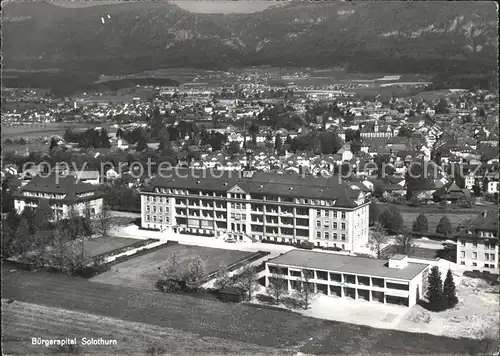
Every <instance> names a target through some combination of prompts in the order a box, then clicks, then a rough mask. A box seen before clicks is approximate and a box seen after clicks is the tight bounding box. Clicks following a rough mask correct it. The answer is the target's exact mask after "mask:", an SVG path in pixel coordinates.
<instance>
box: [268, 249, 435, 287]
mask: <svg viewBox="0 0 500 356" xmlns="http://www.w3.org/2000/svg"><path fill="white" fill-rule="evenodd" d="M268 263H272V264H278V265H287V266H296V267H304V268H312V269H319V270H324V271H335V272H342V273H352V274H360V275H367V276H375V277H381V278H393V279H402V280H407V281H409V280H412V279H413V278H415V277H416V276H417V275H418V274H419V273H420V272H422V271H423V270H424V269H425V268H426V267H428V265H427V264H423V263H413V262H409V263H408V266H406V267H405V268H403V269H396V268H389V267H388V261H387V260H379V259H375V258H367V257H354V256H345V255H337V254H332V253H326V252H316V251H305V250H292V251H290V252H287V253H285V254H283V255H281V256H278V257H276V258H274V259H271V260H269V261H268Z"/></svg>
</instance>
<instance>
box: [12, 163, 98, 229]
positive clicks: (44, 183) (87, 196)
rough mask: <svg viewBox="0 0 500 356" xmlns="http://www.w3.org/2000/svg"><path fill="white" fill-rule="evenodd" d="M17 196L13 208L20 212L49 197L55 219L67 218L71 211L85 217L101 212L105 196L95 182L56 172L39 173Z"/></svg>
mask: <svg viewBox="0 0 500 356" xmlns="http://www.w3.org/2000/svg"><path fill="white" fill-rule="evenodd" d="M13 196H14V207H15V209H16V210H17V211H18V212H19V213H20V212H22V211H23V210H24V208H25V207H28V208H31V209H33V210H34V209H35V208H36V207H37V206H38V205H39V204H40V201H41V200H46V201H48V203H49V206H50V208H51V210H52V212H53V220H59V219H65V218H68V217H69V216H70V215H71V214H75V213H76V214H78V215H80V216H83V215H84V214H86V213H88V214H91V215H95V214H99V212H100V211H101V210H102V205H103V195H102V193H101V192H99V191H98V190H97V189H96V188H95V187H94V186H93V185H92V184H88V183H82V182H78V180H77V179H76V178H75V176H73V175H64V176H60V175H59V173H57V172H53V173H51V174H49V175H47V176H45V175H44V176H41V175H36V176H35V177H33V179H31V181H30V182H29V183H27V184H25V185H24V186H22V187H21V188H20V189H19V190H18V191H17V192H15V193H14V194H13Z"/></svg>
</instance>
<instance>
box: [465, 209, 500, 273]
mask: <svg viewBox="0 0 500 356" xmlns="http://www.w3.org/2000/svg"><path fill="white" fill-rule="evenodd" d="M498 245H499V239H498V211H497V210H496V209H490V210H483V211H482V212H481V213H480V214H478V216H477V217H476V218H475V219H474V220H473V221H472V222H470V223H469V224H468V225H467V226H466V227H465V229H464V230H463V231H461V232H460V233H459V234H458V235H457V263H458V264H459V265H460V266H461V267H464V268H465V269H467V270H469V271H474V270H477V271H481V272H490V273H493V274H499V271H500V249H499V246H498Z"/></svg>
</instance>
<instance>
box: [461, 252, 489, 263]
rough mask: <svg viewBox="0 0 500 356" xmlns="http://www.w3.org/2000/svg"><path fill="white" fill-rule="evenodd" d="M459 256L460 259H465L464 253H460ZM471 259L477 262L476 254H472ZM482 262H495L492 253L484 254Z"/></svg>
mask: <svg viewBox="0 0 500 356" xmlns="http://www.w3.org/2000/svg"><path fill="white" fill-rule="evenodd" d="M460 255H461V257H462V258H465V251H461V252H460ZM472 259H473V260H477V252H472ZM484 260H485V261H495V254H494V253H485V254H484Z"/></svg>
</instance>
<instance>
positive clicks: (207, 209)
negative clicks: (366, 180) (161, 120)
mask: <svg viewBox="0 0 500 356" xmlns="http://www.w3.org/2000/svg"><path fill="white" fill-rule="evenodd" d="M162 176H163V177H157V178H155V179H153V180H152V181H151V182H150V184H149V185H148V186H147V187H146V188H145V189H144V190H143V191H142V192H141V217H142V227H143V228H149V229H156V230H163V229H166V228H171V229H173V230H174V232H188V233H193V234H204V235H215V236H221V235H229V236H230V237H234V238H236V239H239V240H242V239H244V238H245V237H247V238H251V239H253V240H260V241H278V242H287V243H292V242H303V241H308V242H312V243H313V244H314V245H315V246H327V247H338V248H341V249H342V250H345V251H350V252H356V251H360V250H362V248H363V247H364V246H365V245H366V244H367V243H368V209H369V208H368V205H369V199H368V198H367V197H366V196H365V194H364V193H363V191H362V190H360V189H359V187H357V186H354V185H353V186H351V185H349V184H346V183H340V182H339V181H338V178H337V177H332V178H324V177H315V176H299V175H291V174H275V173H265V172H227V171H226V172H222V171H210V170H205V171H197V172H196V171H189V172H188V171H187V170H186V171H185V172H182V171H177V170H174V171H171V172H168V173H164V174H162Z"/></svg>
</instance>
